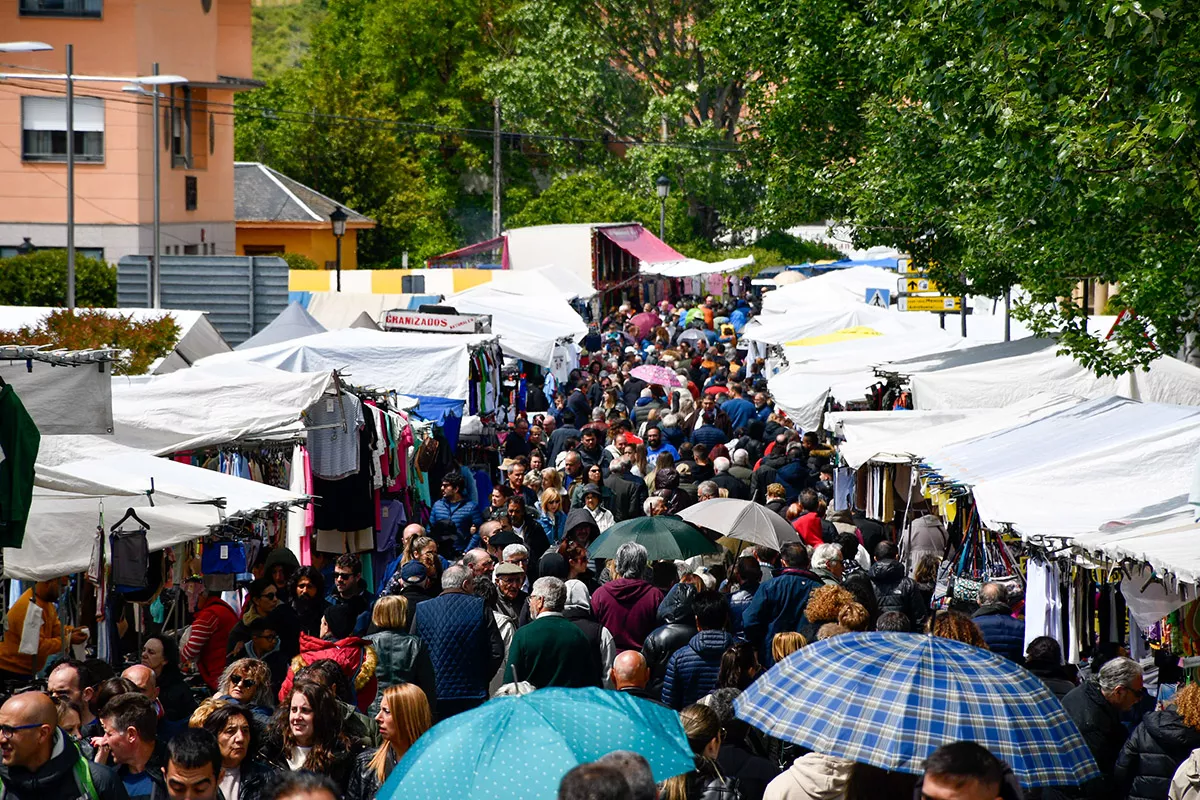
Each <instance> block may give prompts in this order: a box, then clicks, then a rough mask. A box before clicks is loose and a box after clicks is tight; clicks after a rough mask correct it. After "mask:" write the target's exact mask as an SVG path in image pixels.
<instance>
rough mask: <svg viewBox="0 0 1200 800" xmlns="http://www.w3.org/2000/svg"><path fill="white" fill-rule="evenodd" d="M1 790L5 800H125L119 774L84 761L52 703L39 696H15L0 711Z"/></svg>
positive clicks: (45, 697)
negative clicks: (0, 733) (0, 731)
mask: <svg viewBox="0 0 1200 800" xmlns="http://www.w3.org/2000/svg"><path fill="white" fill-rule="evenodd" d="M0 726H4V727H6V728H10V729H11V730H12V733H11V735H9V736H8V737H5V738H3V739H0V755H2V760H3V765H2V766H0V786H2V787H3V790H2V791H3V794H4V797H5V798H6V800H60V799H62V800H67V799H68V798H71V799H72V800H73V798H77V797H84V798H90V800H126V798H127V793H126V792H125V787H124V786H123V785H122V783H121V781H120V779H119V778H118V777H117V774H116V772H114V771H113V770H111V769H109V768H108V767H106V766H104V765H102V764H97V763H96V762H94V761H91V760H89V759H87V758H85V757H84V755H83V754H82V753H81V752H80V750H79V746H78V745H77V744H75V742H73V741H71V739H70V737H68V736H67V735H66V734H65V733H64V732H63V730H62V729H61V728H59V727H58V713H57V712H56V711H55V708H54V701H52V700H51V699H50V698H49V697H47V696H46V695H44V694H42V693H41V692H25V693H23V694H18V695H13V696H12V697H10V698H8V700H6V701H5V702H4V705H3V706H0Z"/></svg>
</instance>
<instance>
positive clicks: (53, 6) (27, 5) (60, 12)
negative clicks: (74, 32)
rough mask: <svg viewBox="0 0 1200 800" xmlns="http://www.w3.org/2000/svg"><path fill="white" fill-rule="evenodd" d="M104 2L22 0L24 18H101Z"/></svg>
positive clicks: (99, 0)
mask: <svg viewBox="0 0 1200 800" xmlns="http://www.w3.org/2000/svg"><path fill="white" fill-rule="evenodd" d="M103 10H104V0H21V16H23V17H42V16H45V17H99V16H100V13H101V11H103Z"/></svg>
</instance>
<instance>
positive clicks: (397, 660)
mask: <svg viewBox="0 0 1200 800" xmlns="http://www.w3.org/2000/svg"><path fill="white" fill-rule="evenodd" d="M366 639H367V641H368V642H370V643H371V646H372V647H374V648H375V677H376V679H378V681H379V692H378V693H377V694H376V695H375V699H374V700H373V701H372V702H371V705H370V706H369V707H368V708H367V715H368V716H370V717H374V716H375V715H376V714H377V713H379V705H380V703H381V702H382V700H383V690H384V689H386V688H388V687H389V686H395V685H396V684H398V683H415V684H416V685H417V686H420V687H421V690H422V691H423V692H425V696H426V697H427V698H429V710H430V711H431V712H432V713H433V714H434V715H436V714H437V682H436V679H435V678H434V675H433V661H432V660H431V659H430V658H429V650H427V649H426V647H425V643H424V642H423V641H421V640H420V639H418V638H417V637H416V636H413V635H412V634H408V633H400V632H399V631H390V630H389V631H379V632H378V633H372V634H371V635H370V636H367V637H366Z"/></svg>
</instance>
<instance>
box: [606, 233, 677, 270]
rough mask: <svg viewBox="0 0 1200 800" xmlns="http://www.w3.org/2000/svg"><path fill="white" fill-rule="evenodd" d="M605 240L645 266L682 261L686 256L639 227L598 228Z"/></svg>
mask: <svg viewBox="0 0 1200 800" xmlns="http://www.w3.org/2000/svg"><path fill="white" fill-rule="evenodd" d="M600 233H602V234H604V236H605V238H607V239H608V240H609V241H611V242H612V243H613V244H615V245H616V246H617V247H619V248H621V249H622V250H624V251H625V252H626V253H629V255H631V256H633V257H634V258H636V259H639V260H641V261H645V262H646V263H647V264H660V263H662V262H664V261H682V260H683V259H685V258H687V256H685V255H683V254H682V253H679V252H676V251H675V250H674V249H673V248H672V247H671V246H670V245H669V244H667V243H666V242H664V241H663V240H662V239H659V238H658V237H657V236H655V235H654V234H653V233H651V232H650V231H648V230H646V229H645V228H643V227H642V226H641V225H621V226H617V227H612V228H600Z"/></svg>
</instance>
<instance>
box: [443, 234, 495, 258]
mask: <svg viewBox="0 0 1200 800" xmlns="http://www.w3.org/2000/svg"><path fill="white" fill-rule="evenodd" d="M503 246H504V237H503V236H497V237H496V238H494V239H488V240H486V241H483V242H477V243H475V244H469V245H467V246H466V247H460V248H458V249H457V250H451V251H450V252H449V253H442V254H441V255H437V256H433V257H432V258H430V259H429V263H430V264H435V263H437V262H439V261H451V260H453V259H456V258H464V257H466V256H477V255H480V254H481V253H490V252H492V251H493V250H495V249H496V248H498V247H503Z"/></svg>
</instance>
